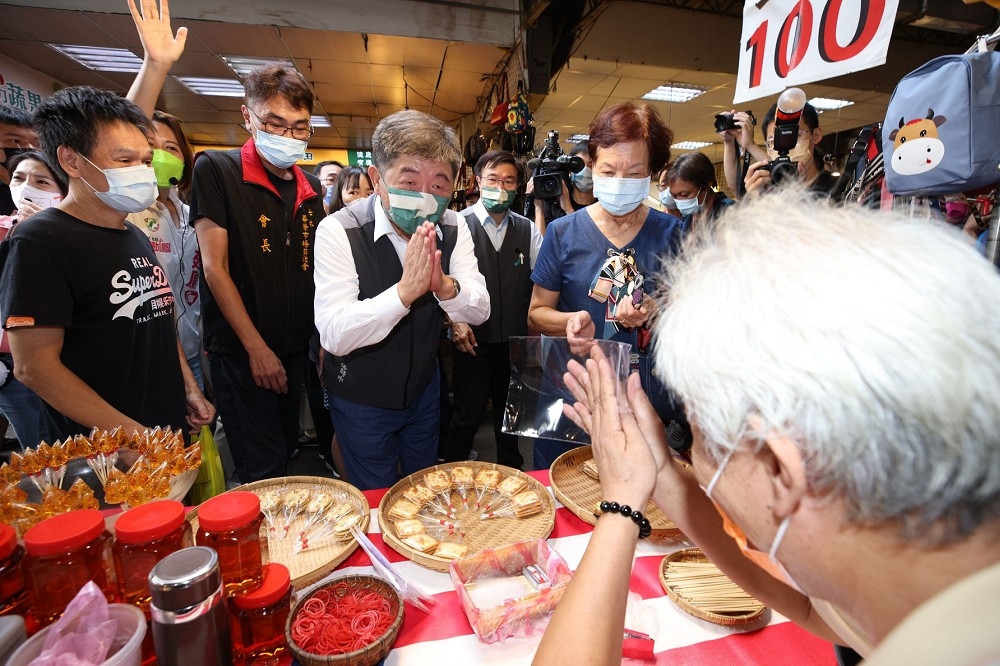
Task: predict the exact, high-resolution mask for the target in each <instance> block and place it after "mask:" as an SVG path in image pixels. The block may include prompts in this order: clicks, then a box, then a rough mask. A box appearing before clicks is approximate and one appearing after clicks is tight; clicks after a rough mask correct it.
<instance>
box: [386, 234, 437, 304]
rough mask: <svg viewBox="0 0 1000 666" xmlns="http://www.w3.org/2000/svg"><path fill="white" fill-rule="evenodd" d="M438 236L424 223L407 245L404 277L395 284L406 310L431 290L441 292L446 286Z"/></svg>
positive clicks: (404, 257)
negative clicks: (444, 285) (443, 286)
mask: <svg viewBox="0 0 1000 666" xmlns="http://www.w3.org/2000/svg"><path fill="white" fill-rule="evenodd" d="M435 233H436V232H435V228H434V225H433V224H432V223H430V222H424V223H423V224H421V225H420V226H418V227H417V228H416V229H414V230H413V233H412V234H411V235H410V240H409V242H408V243H407V244H406V253H405V254H404V255H403V276H402V277H401V278H399V283H398V284H397V285H396V289H397V291H398V293H399V300H400V301H401V302H402V303H403V305H404V306H406V307H410V306H411V305H412V304H413V302H414V301H416V300H417V299H418V298H420V297H421V296H423V295H424V294H426V293H427V292H428V291H435V292H436V291H438V290H439V289H441V288H442V285H443V284H444V273H443V272H442V271H441V250H439V249H437V243H436V242H435Z"/></svg>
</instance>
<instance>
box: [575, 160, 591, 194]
mask: <svg viewBox="0 0 1000 666" xmlns="http://www.w3.org/2000/svg"><path fill="white" fill-rule="evenodd" d="M569 177H570V178H572V179H573V184H574V185H576V189H578V190H586V191H589V190H592V189H594V174H593V172H592V171H591V170H590V167H588V166H585V167H583V169H581V170H580V171H578V172H577V173H571V174H570V176H569Z"/></svg>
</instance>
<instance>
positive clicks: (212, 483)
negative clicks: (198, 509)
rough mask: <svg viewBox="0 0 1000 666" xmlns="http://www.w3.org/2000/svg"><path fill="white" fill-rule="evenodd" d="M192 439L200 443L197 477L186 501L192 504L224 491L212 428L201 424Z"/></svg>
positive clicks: (224, 482)
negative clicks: (199, 430)
mask: <svg viewBox="0 0 1000 666" xmlns="http://www.w3.org/2000/svg"><path fill="white" fill-rule="evenodd" d="M194 441H196V442H198V443H199V444H201V467H199V468H198V477H197V478H196V479H195V480H194V485H192V486H191V490H190V492H188V503H189V504H191V505H193V506H194V505H198V504H201V503H202V502H204V501H205V500H208V499H212V498H213V497H215V496H216V495H218V494H219V493H224V492H226V473H225V472H223V471H222V458H220V457H219V449H218V447H216V446H215V437H214V436H213V435H212V429H211V428H209V427H208V426H207V425H204V426H202V427H201V432H200V433H198V436H197V437H196V438H195V440H194Z"/></svg>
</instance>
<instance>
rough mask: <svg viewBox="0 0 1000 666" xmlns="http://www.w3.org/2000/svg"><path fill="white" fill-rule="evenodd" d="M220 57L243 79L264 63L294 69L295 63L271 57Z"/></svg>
mask: <svg viewBox="0 0 1000 666" xmlns="http://www.w3.org/2000/svg"><path fill="white" fill-rule="evenodd" d="M222 59H223V60H225V61H226V64H227V65H229V68H230V69H231V70H233V71H234V72H236V75H237V76H239V77H240V78H241V79H245V78H246V77H247V75H248V74H249V73H250V72H252V71H253V70H255V69H257V68H258V67H264V66H265V65H284V66H285V67H288V68H289V69H295V64H294V63H293V62H292V61H291V60H273V59H271V58H247V57H244V56H227V55H224V56H222Z"/></svg>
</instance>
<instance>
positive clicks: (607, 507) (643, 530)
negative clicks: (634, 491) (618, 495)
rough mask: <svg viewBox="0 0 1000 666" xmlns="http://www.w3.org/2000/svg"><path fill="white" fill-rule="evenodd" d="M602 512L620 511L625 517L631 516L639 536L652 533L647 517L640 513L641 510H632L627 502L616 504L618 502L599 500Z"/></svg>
mask: <svg viewBox="0 0 1000 666" xmlns="http://www.w3.org/2000/svg"><path fill="white" fill-rule="evenodd" d="M601 512H602V513H620V514H621V515H623V516H625V517H626V518H631V519H632V522H633V523H635V524H636V525H638V526H639V538H640V539H645V538H646V537H648V536H649V535H650V534H652V533H653V526H652V525H650V524H649V518H646V517H645V516H644V515H642V512H641V511H633V510H632V507H630V506H629V505H628V504H618V502H601Z"/></svg>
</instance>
